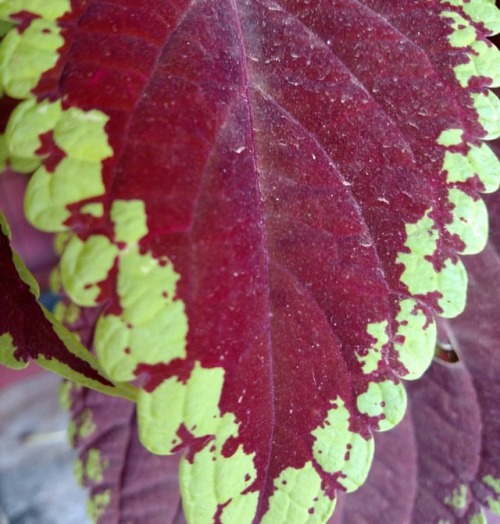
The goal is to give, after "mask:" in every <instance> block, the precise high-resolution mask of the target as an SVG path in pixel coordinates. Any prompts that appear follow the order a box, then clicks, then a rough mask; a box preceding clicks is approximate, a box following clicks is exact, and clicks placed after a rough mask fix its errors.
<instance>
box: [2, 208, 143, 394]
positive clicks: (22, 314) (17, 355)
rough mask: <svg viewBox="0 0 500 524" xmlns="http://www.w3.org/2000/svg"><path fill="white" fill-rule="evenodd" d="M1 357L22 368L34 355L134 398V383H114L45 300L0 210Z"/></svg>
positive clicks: (71, 375)
mask: <svg viewBox="0 0 500 524" xmlns="http://www.w3.org/2000/svg"><path fill="white" fill-rule="evenodd" d="M0 227H1V230H0V275H1V277H0V295H1V297H2V302H1V307H2V309H1V314H0V362H1V363H2V364H4V365H7V366H9V367H12V368H14V369H21V368H24V367H26V366H27V365H28V363H29V361H30V360H34V361H36V363H37V364H39V365H40V366H41V367H43V368H46V369H49V370H51V371H54V372H56V373H59V374H60V375H62V376H63V377H66V378H68V379H70V380H73V381H75V382H80V383H81V382H84V383H85V384H89V385H90V386H92V387H93V388H94V389H96V390H98V391H102V392H103V393H108V394H109V395H113V396H114V395H116V396H123V397H124V398H127V399H129V400H133V399H134V391H133V388H132V387H131V386H126V385H118V386H115V385H114V384H113V383H112V382H110V381H109V379H107V378H106V376H105V375H104V374H102V373H101V372H100V371H99V366H98V363H97V361H96V359H95V358H94V357H93V356H92V355H91V354H90V353H89V352H88V351H87V350H86V349H85V348H84V347H83V346H82V345H81V344H80V343H79V342H78V341H77V340H76V338H75V337H74V336H73V334H71V333H70V332H69V331H68V330H67V329H66V328H65V327H64V326H63V325H62V324H60V323H59V322H58V321H57V320H56V319H55V318H54V317H53V316H52V315H51V314H50V313H49V312H48V311H47V310H46V309H45V308H44V307H43V306H42V305H41V304H39V303H38V302H37V300H36V299H37V298H38V296H39V289H38V284H37V283H36V281H35V279H34V277H33V275H31V273H30V272H29V271H28V269H27V268H26V266H25V265H24V263H23V262H22V260H21V259H20V258H19V257H18V256H17V255H16V253H15V252H13V251H12V249H11V247H10V230H9V227H8V225H7V223H6V221H5V219H4V217H3V215H2V214H1V213H0Z"/></svg>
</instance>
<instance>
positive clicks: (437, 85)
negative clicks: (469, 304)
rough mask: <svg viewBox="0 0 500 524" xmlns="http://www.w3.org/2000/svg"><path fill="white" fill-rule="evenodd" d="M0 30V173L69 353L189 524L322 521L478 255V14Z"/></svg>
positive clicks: (87, 14)
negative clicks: (61, 305)
mask: <svg viewBox="0 0 500 524" xmlns="http://www.w3.org/2000/svg"><path fill="white" fill-rule="evenodd" d="M0 17H1V18H3V19H4V20H5V21H6V22H7V23H8V24H12V27H11V29H10V30H9V32H8V33H7V34H6V35H5V37H4V39H3V40H2V43H1V44H0V79H1V83H2V89H3V91H4V93H5V95H6V96H8V97H11V98H14V99H17V100H19V103H18V104H17V106H16V107H15V109H14V110H13V111H12V114H11V116H10V119H9V122H8V124H7V126H6V128H5V133H4V137H3V144H4V145H5V147H4V150H5V152H4V157H5V160H4V162H5V163H6V164H7V165H8V164H10V165H12V166H14V164H15V162H19V161H20V160H22V163H23V165H25V166H31V167H32V169H33V171H34V174H33V176H32V179H31V181H30V184H29V187H28V190H27V194H26V202H25V203H26V214H27V216H28V218H29V219H30V220H31V222H32V223H33V224H34V225H35V226H37V227H39V228H40V229H43V230H45V231H52V232H57V233H59V248H60V252H61V263H60V267H59V268H58V270H56V272H55V274H54V278H53V281H54V284H55V285H56V286H59V285H60V286H61V288H62V290H63V291H64V293H66V294H67V295H68V297H69V299H70V300H71V301H72V303H73V305H72V306H71V305H70V306H67V308H66V309H61V310H60V313H59V314H60V315H61V318H67V319H69V318H70V317H71V320H70V322H69V323H70V324H73V323H74V321H75V320H78V315H80V314H81V312H82V311H84V310H85V309H86V308H97V310H98V312H99V313H98V315H97V318H96V321H95V333H94V335H93V337H92V339H91V340H90V341H89V346H92V348H93V350H94V351H95V354H96V357H97V359H98V361H99V363H100V365H101V366H102V368H103V369H104V370H105V372H106V373H107V374H108V375H109V377H110V379H111V380H113V381H116V382H123V383H125V384H127V383H134V384H136V385H137V384H138V385H140V391H139V394H138V401H137V410H138V412H137V420H138V425H139V435H140V437H141V440H142V442H143V444H144V445H145V446H146V448H148V449H149V450H151V451H152V452H155V453H166V454H170V453H174V452H177V451H180V450H184V456H183V457H182V459H181V464H180V486H181V491H182V496H183V504H184V511H185V514H186V516H187V518H188V520H189V522H192V523H197V522H200V523H203V522H208V521H212V520H214V521H220V522H241V523H245V522H248V523H250V522H255V521H258V522H264V523H265V522H273V523H275V522H276V523H278V522H287V523H288V522H290V523H295V522H296V523H301V522H309V521H314V522H326V520H327V519H328V518H329V515H330V514H331V513H332V511H333V508H334V505H335V493H336V492H337V491H346V490H347V491H352V490H354V489H356V488H357V487H359V486H360V485H361V484H362V483H363V482H364V480H365V478H366V476H367V475H368V471H369V467H370V463H371V460H372V455H373V436H372V432H373V431H385V430H389V429H391V428H392V427H394V426H395V425H396V424H398V423H399V422H400V421H401V419H402V417H403V416H404V411H405V407H406V393H405V389H404V387H403V385H402V383H401V380H400V379H410V380H413V379H417V378H419V377H421V376H422V374H423V373H424V371H425V370H426V369H427V368H428V366H429V365H430V362H431V360H432V357H433V354H434V346H435V338H436V327H435V316H436V315H440V316H442V317H445V318H451V317H454V316H456V315H458V314H459V313H460V312H461V311H462V310H463V308H464V305H465V298H466V286H467V275H466V271H465V269H464V266H463V264H462V262H461V260H460V257H459V254H464V255H466V254H467V255H468V254H474V253H477V252H479V251H480V250H481V249H482V248H483V247H484V245H485V243H486V239H487V229H488V227H487V213H486V209H485V206H484V204H483V202H482V200H481V198H480V196H479V192H489V191H494V190H495V189H497V188H498V184H499V169H498V167H499V166H498V160H497V159H496V157H495V155H494V154H493V153H492V152H491V150H490V149H489V148H488V146H486V145H485V144H484V143H483V142H482V140H484V139H493V138H495V137H498V136H499V134H500V133H499V130H498V126H499V125H498V122H499V119H498V114H499V103H498V99H497V98H496V97H495V95H494V94H493V93H492V92H491V91H489V88H490V87H495V86H497V85H498V83H499V78H500V75H499V71H498V51H497V50H496V48H494V46H493V45H492V44H491V43H490V42H489V41H488V40H487V37H488V36H490V35H491V34H493V33H494V32H496V31H498V29H499V22H498V21H499V19H500V15H499V12H498V10H497V9H496V7H495V6H494V5H493V3H492V2H490V1H489V0H475V1H471V2H467V1H465V0H463V1H462V0H448V1H438V0H432V1H430V2H422V1H421V0H411V1H410V2H408V0H405V1H404V2H403V1H402V0H401V1H400V0H397V1H394V2H384V1H380V0H365V1H363V2H358V1H356V2H354V1H352V0H330V1H329V2H327V3H326V4H325V3H321V2H319V1H316V2H307V3H306V2H295V1H293V2H292V1H291V0H280V1H279V2H270V1H267V0H257V1H255V2H251V3H247V2H243V1H230V2H229V1H225V0H216V1H213V0H211V1H208V0H206V1H205V0H203V1H200V2H194V3H189V2H186V1H184V0H175V1H173V2H172V1H168V2H167V1H162V2H159V4H158V5H157V6H156V8H155V10H154V12H152V11H151V9H150V6H149V4H148V3H146V2H144V1H141V0H136V1H134V2H132V3H130V2H123V1H122V0H113V1H112V2H95V3H92V4H88V3H87V2H84V1H83V0H82V1H79V0H77V1H72V2H69V0H61V1H58V2H53V3H51V4H50V6H45V5H41V4H40V3H39V2H35V1H33V0H22V1H15V2H3V3H2V4H0ZM72 315H73V317H72ZM7 342H8V341H7ZM82 468H83V466H82ZM91 469H92V468H91ZM96 496H97V495H96ZM112 496H113V495H112V494H111V493H107V494H106V492H103V493H100V494H99V497H98V499H96V501H95V502H96V506H95V508H94V510H95V511H94V510H93V511H92V513H93V514H94V516H95V517H96V518H97V519H99V518H100V516H101V515H103V514H105V510H106V506H107V505H108V504H109V503H110V501H111V500H112Z"/></svg>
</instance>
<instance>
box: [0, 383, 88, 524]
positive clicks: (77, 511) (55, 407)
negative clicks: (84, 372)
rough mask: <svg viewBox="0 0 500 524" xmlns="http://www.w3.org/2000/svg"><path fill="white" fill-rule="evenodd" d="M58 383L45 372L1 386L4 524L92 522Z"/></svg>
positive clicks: (0, 504) (0, 522) (0, 519)
mask: <svg viewBox="0 0 500 524" xmlns="http://www.w3.org/2000/svg"><path fill="white" fill-rule="evenodd" d="M59 384H60V379H59V378H58V377H56V376H53V375H50V374H48V373H41V374H39V375H38V376H35V377H31V378H28V379H25V380H22V381H18V382H17V383H16V384H14V385H11V386H10V387H7V388H3V389H2V390H0V524H87V523H88V522H89V520H88V519H87V517H86V513H85V499H86V493H85V491H84V490H83V489H82V488H81V487H80V486H79V485H78V484H77V482H76V480H75V477H74V475H73V464H74V459H75V452H74V451H73V450H72V449H71V448H70V446H69V443H68V438H67V432H66V428H67V425H68V415H67V413H64V412H63V410H62V409H61V407H60V406H59V403H58V394H57V393H58V388H59Z"/></svg>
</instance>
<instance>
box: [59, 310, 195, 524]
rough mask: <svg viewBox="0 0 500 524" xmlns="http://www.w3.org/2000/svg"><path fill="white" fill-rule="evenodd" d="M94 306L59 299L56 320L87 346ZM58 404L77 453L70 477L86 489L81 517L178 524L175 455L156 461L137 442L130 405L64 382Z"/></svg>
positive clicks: (133, 409) (109, 521)
mask: <svg viewBox="0 0 500 524" xmlns="http://www.w3.org/2000/svg"><path fill="white" fill-rule="evenodd" d="M100 313H101V311H100V308H84V309H79V308H77V307H76V306H75V305H74V304H71V303H70V302H69V301H67V300H64V301H61V302H59V303H58V305H57V307H56V316H57V317H58V318H59V319H60V320H61V321H63V322H64V323H65V324H66V325H67V326H68V327H70V328H71V330H72V331H73V332H75V333H77V334H78V337H79V339H80V340H81V341H82V343H83V344H85V345H87V346H89V347H90V346H91V345H92V338H93V330H94V325H95V322H96V320H97V318H98V316H99V315H100ZM60 401H61V405H62V406H63V407H64V408H65V409H69V410H70V414H71V422H70V426H69V432H68V433H69V439H70V442H71V444H72V445H73V446H74V447H75V448H76V449H77V450H78V453H79V458H78V459H77V461H76V464H75V475H76V477H77V479H78V481H79V483H81V484H82V485H83V486H85V487H87V488H89V492H90V493H89V499H88V502H87V513H88V515H89V516H90V517H91V518H92V520H93V521H96V522H102V523H107V524H113V523H117V524H118V523H121V522H140V523H141V524H156V523H158V524H160V523H162V524H184V523H185V520H184V518H183V514H182V507H181V504H180V493H179V488H178V478H177V469H178V463H179V458H178V456H177V455H173V456H167V457H161V456H158V455H153V454H151V453H150V452H149V451H147V450H146V449H145V448H144V446H142V444H141V443H140V441H139V438H138V431H137V417H136V407H135V404H133V403H130V402H127V401H125V400H124V399H121V398H116V397H109V396H107V395H103V394H101V393H99V392H96V391H93V390H89V389H86V388H82V387H81V386H78V385H75V384H72V383H71V382H69V381H65V382H64V383H63V384H62V386H61V391H60Z"/></svg>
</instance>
